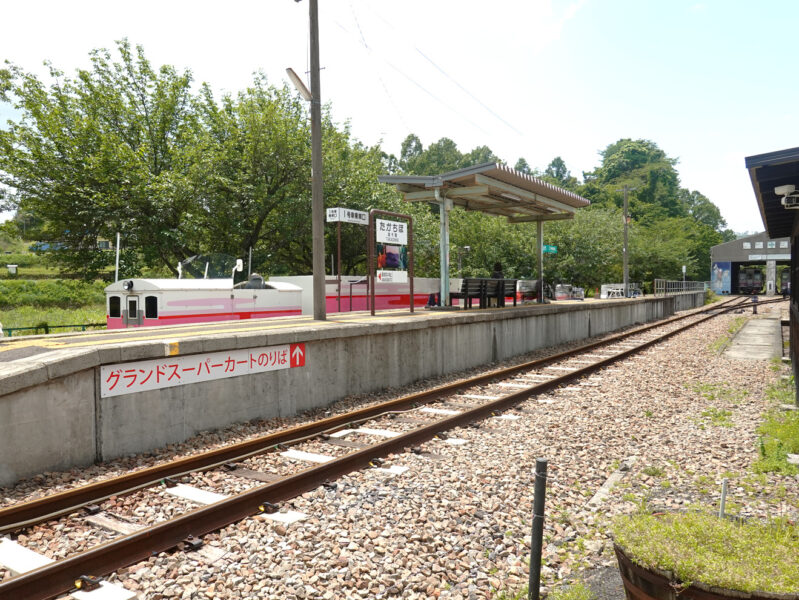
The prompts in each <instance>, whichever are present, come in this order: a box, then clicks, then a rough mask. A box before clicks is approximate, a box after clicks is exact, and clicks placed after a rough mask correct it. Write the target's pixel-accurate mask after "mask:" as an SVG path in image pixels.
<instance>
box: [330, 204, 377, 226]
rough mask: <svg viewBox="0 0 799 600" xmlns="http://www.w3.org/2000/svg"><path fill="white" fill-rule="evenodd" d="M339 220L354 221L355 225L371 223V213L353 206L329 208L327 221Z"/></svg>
mask: <svg viewBox="0 0 799 600" xmlns="http://www.w3.org/2000/svg"><path fill="white" fill-rule="evenodd" d="M337 221H343V222H344V223H354V224H355V225H369V213H368V212H364V211H362V210H353V209H351V208H328V209H327V222H328V223H335V222H337Z"/></svg>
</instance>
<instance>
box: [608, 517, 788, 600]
mask: <svg viewBox="0 0 799 600" xmlns="http://www.w3.org/2000/svg"><path fill="white" fill-rule="evenodd" d="M613 535H614V539H615V541H616V543H617V544H619V545H620V546H621V547H622V548H624V549H625V551H626V552H627V554H628V555H629V556H630V557H631V558H632V559H633V560H634V561H635V562H636V563H638V564H639V565H641V566H643V567H645V568H658V569H662V570H665V571H671V572H672V573H673V574H674V576H675V577H676V578H677V579H678V580H679V581H680V582H682V583H683V584H684V585H689V584H690V583H692V582H702V583H704V584H707V585H713V586H719V587H724V588H728V589H733V590H739V591H743V592H754V591H763V592H772V593H789V592H791V593H795V592H796V590H797V589H799V569H797V568H796V565H797V564H799V532H798V531H797V528H796V526H793V525H789V524H788V523H787V521H771V522H769V523H766V524H762V523H756V522H750V523H738V522H735V521H732V520H729V519H719V518H718V517H717V516H713V515H707V514H702V513H696V512H684V513H670V514H666V515H661V516H654V515H649V514H643V513H640V514H636V515H631V516H624V517H620V518H618V519H617V520H616V521H615V522H614V527H613Z"/></svg>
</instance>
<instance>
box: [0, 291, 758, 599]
mask: <svg viewBox="0 0 799 600" xmlns="http://www.w3.org/2000/svg"><path fill="white" fill-rule="evenodd" d="M749 306H750V305H749V304H748V303H743V302H741V301H740V299H732V300H730V301H728V302H725V303H722V304H720V305H715V306H712V307H709V308H707V309H705V310H703V311H700V312H695V313H691V314H689V315H681V316H678V317H673V318H671V319H668V320H665V321H661V322H659V323H656V324H652V325H647V326H643V327H639V328H636V329H633V330H630V331H627V332H625V333H622V334H618V335H614V336H610V337H608V338H606V339H604V340H602V341H600V342H595V343H591V344H586V345H583V346H580V347H578V348H575V349H573V350H570V351H567V352H563V353H559V354H556V355H552V356H549V357H546V358H543V359H540V360H536V361H531V362H528V363H524V364H521V365H516V366H513V367H510V368H506V369H501V370H497V371H493V372H491V373H487V374H484V375H481V376H479V377H476V378H472V379H469V380H462V381H459V382H455V383H453V384H449V385H445V386H440V387H437V388H434V389H432V390H428V391H425V392H422V393H419V394H412V395H410V396H405V397H402V398H398V399H396V400H392V401H389V402H386V403H382V404H380V405H376V406H372V407H369V408H365V409H360V410H357V411H353V412H350V413H346V414H343V415H338V416H335V417H330V418H328V419H323V420H321V421H318V422H315V423H311V424H307V425H303V426H300V427H296V428H292V429H289V430H285V431H280V432H277V433H273V434H270V435H267V436H263V437H261V438H258V439H255V440H250V441H248V442H244V443H242V444H237V445H233V446H230V447H225V448H222V449H218V450H214V451H211V452H206V453H204V454H201V455H198V456H193V457H189V458H184V459H181V460H178V461H174V462H172V463H167V464H164V465H159V466H156V467H151V468H149V469H145V470H143V471H139V472H135V473H131V474H127V475H124V476H121V477H118V478H114V479H110V480H106V481H102V482H98V483H95V484H91V485H88V486H83V487H81V488H75V489H73V490H70V491H67V492H63V493H60V494H55V495H53V496H50V497H47V498H42V499H40V500H35V501H31V502H26V503H21V504H18V505H14V506H10V507H7V508H5V509H2V510H0V531H6V532H8V531H15V530H19V529H21V528H25V527H29V526H31V525H33V524H34V523H39V522H42V521H45V520H48V519H52V518H54V517H56V516H58V515H62V514H66V513H74V512H75V511H76V510H78V509H80V508H81V507H84V506H89V505H92V504H97V503H100V502H103V500H105V499H107V498H109V497H111V496H118V495H121V494H131V493H133V492H135V491H136V490H143V489H144V488H146V487H148V486H152V485H154V484H157V483H159V482H165V483H166V484H167V485H172V484H173V482H174V479H175V478H177V477H181V476H185V475H187V474H189V473H195V472H198V471H208V470H211V469H216V470H217V471H215V472H218V473H220V474H225V476H229V477H233V478H238V479H239V480H246V481H248V482H252V481H253V480H255V481H259V482H265V484H264V485H258V486H255V487H252V488H250V489H247V490H245V491H243V492H242V493H238V494H235V495H232V496H230V497H227V498H220V499H219V500H218V501H216V502H214V503H212V504H210V505H207V506H204V507H202V508H198V509H196V510H192V511H190V512H187V513H185V514H182V515H180V516H178V517H176V518H172V519H170V520H167V521H164V522H162V523H158V524H156V525H153V526H150V527H146V528H142V529H139V530H137V531H133V532H130V533H128V534H126V535H122V536H121V537H119V538H116V539H113V540H111V541H108V542H107V543H103V544H100V545H98V546H96V547H94V548H91V549H90V550H88V551H86V552H82V553H80V554H75V555H73V556H71V557H68V558H65V559H62V560H59V561H56V562H54V563H51V564H49V565H46V566H43V567H41V568H39V569H35V570H33V571H30V572H26V573H22V574H20V575H18V576H16V577H14V578H12V579H9V580H7V581H6V582H4V583H2V584H0V599H4V598H31V599H34V598H50V597H54V596H56V595H58V594H60V593H64V592H67V591H69V590H70V589H72V588H73V585H74V582H75V580H76V579H78V578H79V577H81V576H85V575H89V574H92V575H99V574H107V573H109V572H112V571H114V570H116V569H118V568H120V567H122V566H125V565H128V564H131V563H134V562H137V561H139V560H143V559H146V558H147V557H149V556H150V555H151V554H152V553H154V552H159V551H163V550H167V549H170V548H173V547H175V546H176V545H178V544H180V543H181V542H186V543H188V544H191V545H195V544H198V543H199V542H198V540H199V538H200V537H201V536H203V535H205V534H207V533H209V532H212V531H215V530H218V529H220V528H222V527H224V526H226V525H228V524H230V523H233V522H236V521H239V520H241V519H244V518H247V517H249V516H252V515H255V514H259V513H269V512H270V511H273V510H275V509H276V508H277V503H279V502H282V501H285V500H288V499H291V498H293V497H296V496H297V495H299V494H302V493H304V492H307V491H310V490H313V489H315V488H317V487H319V486H320V485H322V484H327V483H328V482H331V481H334V480H335V479H336V478H338V477H340V476H342V475H344V474H347V473H349V472H352V471H354V470H357V469H361V468H366V467H369V466H370V465H371V466H376V465H378V463H377V459H380V458H384V457H386V456H388V455H391V454H394V453H398V452H401V451H403V450H405V449H408V448H414V447H415V446H417V445H418V444H420V443H422V442H424V441H427V440H429V439H431V438H433V437H436V436H438V437H440V438H444V437H445V435H446V434H445V432H446V431H448V430H451V429H453V428H456V427H459V426H463V425H466V424H469V423H473V422H475V421H479V420H481V419H484V418H486V417H488V416H491V415H497V414H499V413H501V412H502V411H505V410H507V409H508V408H510V407H512V406H514V405H515V404H517V403H519V402H521V401H522V400H525V399H527V398H529V397H530V396H534V395H537V394H541V393H544V392H547V391H549V390H552V389H554V388H557V387H559V386H562V385H564V384H567V383H571V382H573V381H575V380H578V379H580V378H583V377H585V376H587V375H589V374H591V373H593V372H595V371H597V370H599V369H602V368H605V367H608V366H609V365H611V364H612V363H614V362H616V361H618V360H622V359H624V358H627V357H629V356H630V355H632V354H634V353H636V352H640V351H642V350H645V349H646V348H649V347H651V346H652V345H654V344H656V343H658V342H659V341H662V340H664V339H667V338H668V337H671V336H673V335H676V334H677V333H680V332H681V331H684V330H685V329H686V328H688V327H691V326H694V325H697V324H699V323H701V322H703V321H704V320H707V319H709V318H712V317H713V316H715V315H716V314H720V313H722V312H725V311H729V310H735V309H740V308H742V307H749ZM683 321H687V324H686V323H682V322H683ZM659 329H665V331H664V332H663V333H659V332H657V331H656V330H659ZM508 379H510V381H508ZM503 380H505V381H503ZM480 386H489V389H488V392H487V391H486V390H484V389H482V388H481V387H480ZM475 387H478V389H477V390H470V388H475ZM508 389H512V390H514V391H512V392H511V393H504V392H505V391H506V390H508ZM470 392H471V393H470ZM475 392H477V393H475ZM434 404H435V405H437V406H438V408H436V407H434V406H433V405H434ZM442 407H445V408H442ZM367 421H370V423H369V426H368V427H364V426H363V424H365V423H366V422H367ZM389 427H390V428H389ZM352 437H358V438H366V439H378V440H382V441H378V442H377V443H372V444H365V443H363V442H353V441H351V438H352ZM301 444H302V445H303V446H302V447H304V448H306V450H300V451H297V450H295V449H294V447H300V445H301ZM320 447H327V448H330V451H331V452H333V454H334V457H333V458H331V457H329V456H326V457H325V459H326V460H325V462H323V463H321V459H319V458H318V457H319V454H318V450H319V448H320ZM307 450H316V451H317V452H315V453H311V452H308V451H307ZM417 451H418V449H417ZM314 456H316V457H317V458H313V457H314ZM286 459H292V460H303V459H305V460H307V459H311V460H320V464H318V465H317V466H314V467H311V468H307V469H304V470H301V471H299V472H295V471H293V470H291V469H286V468H280V467H279V466H278V463H280V462H286ZM232 463H235V464H232ZM250 463H257V465H258V468H256V469H252V468H249V467H250V466H254V465H253V464H250ZM220 467H221V469H220ZM378 468H380V467H379V466H378ZM159 489H161V488H159ZM139 493H140V494H141V493H144V492H139ZM89 512H94V509H90V510H89Z"/></svg>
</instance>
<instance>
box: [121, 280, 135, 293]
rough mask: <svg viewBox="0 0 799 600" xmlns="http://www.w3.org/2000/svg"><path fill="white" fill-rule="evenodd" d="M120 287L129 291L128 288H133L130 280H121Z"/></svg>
mask: <svg viewBox="0 0 799 600" xmlns="http://www.w3.org/2000/svg"><path fill="white" fill-rule="evenodd" d="M122 289H123V290H126V291H128V292H129V291H130V290H132V289H133V282H132V281H131V280H128V281H125V282H123V283H122Z"/></svg>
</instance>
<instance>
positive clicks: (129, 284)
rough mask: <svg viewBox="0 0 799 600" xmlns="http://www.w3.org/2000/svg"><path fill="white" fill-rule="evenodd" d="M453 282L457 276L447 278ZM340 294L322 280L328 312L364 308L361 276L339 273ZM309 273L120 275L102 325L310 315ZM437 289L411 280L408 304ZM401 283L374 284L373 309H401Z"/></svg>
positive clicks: (433, 282)
mask: <svg viewBox="0 0 799 600" xmlns="http://www.w3.org/2000/svg"><path fill="white" fill-rule="evenodd" d="M453 284H455V285H459V284H460V281H459V280H453ZM341 288H342V289H341V298H340V300H339V296H338V294H337V283H336V280H335V279H330V278H329V279H328V281H327V285H326V290H325V296H326V305H327V312H328V313H336V312H349V311H357V310H368V298H367V293H366V291H367V288H366V285H365V279H364V278H363V277H342V279H341ZM312 290H313V278H312V277H311V276H310V275H309V276H296V277H272V278H270V279H269V280H267V281H265V280H264V279H263V278H262V277H260V276H258V275H255V274H253V275H252V276H251V277H250V279H249V281H246V282H243V283H239V284H236V285H235V286H234V285H233V279H232V278H229V279H124V280H120V281H117V282H115V283H112V284H111V285H109V286H107V287H106V288H105V293H106V321H107V325H108V329H124V328H128V327H149V326H153V325H176V324H182V323H204V322H209V321H238V320H243V319H263V318H267V317H282V316H290V315H300V314H313V294H312ZM437 291H438V279H429V278H415V279H414V306H417V307H424V306H425V304H427V301H428V298H429V295H430V294H431V293H436V292H437ZM409 301H410V294H409V286H408V284H407V283H405V284H402V283H378V284H377V285H376V288H375V309H376V310H386V309H392V308H400V309H401V308H407V307H408V306H409Z"/></svg>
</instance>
